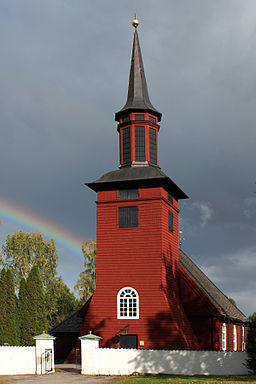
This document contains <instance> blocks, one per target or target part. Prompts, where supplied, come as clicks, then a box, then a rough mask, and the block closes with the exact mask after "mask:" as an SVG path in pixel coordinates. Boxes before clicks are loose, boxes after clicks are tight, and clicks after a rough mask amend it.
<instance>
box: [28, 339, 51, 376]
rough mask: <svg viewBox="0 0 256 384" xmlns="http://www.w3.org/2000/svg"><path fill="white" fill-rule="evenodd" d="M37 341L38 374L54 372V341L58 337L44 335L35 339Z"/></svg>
mask: <svg viewBox="0 0 256 384" xmlns="http://www.w3.org/2000/svg"><path fill="white" fill-rule="evenodd" d="M33 339H34V340H35V341H36V374H37V375H43V374H44V373H50V372H54V371H55V369H54V343H53V342H54V340H55V339H56V337H54V336H51V335H49V334H48V333H42V334H41V335H37V336H35V337H33Z"/></svg>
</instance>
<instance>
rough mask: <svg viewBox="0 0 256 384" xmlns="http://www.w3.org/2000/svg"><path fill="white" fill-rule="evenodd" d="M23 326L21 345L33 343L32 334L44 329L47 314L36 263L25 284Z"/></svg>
mask: <svg viewBox="0 0 256 384" xmlns="http://www.w3.org/2000/svg"><path fill="white" fill-rule="evenodd" d="M24 298H25V304H26V305H25V309H26V319H25V327H24V328H23V329H22V342H23V345H34V340H33V336H36V335H38V334H40V333H43V331H45V330H46V327H47V314H46V310H45V298H44V291H43V284H42V281H41V278H40V272H39V268H38V267H37V265H34V266H33V267H32V269H31V271H30V273H29V275H28V278H27V282H26V284H25V295H24Z"/></svg>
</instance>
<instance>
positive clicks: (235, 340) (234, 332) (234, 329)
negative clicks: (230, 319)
mask: <svg viewBox="0 0 256 384" xmlns="http://www.w3.org/2000/svg"><path fill="white" fill-rule="evenodd" d="M233 351H237V332H236V325H235V324H234V325H233Z"/></svg>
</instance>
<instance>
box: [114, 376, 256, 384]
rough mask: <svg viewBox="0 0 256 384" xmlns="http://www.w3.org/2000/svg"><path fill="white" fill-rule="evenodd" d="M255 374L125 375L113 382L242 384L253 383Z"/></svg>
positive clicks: (118, 383) (121, 383)
mask: <svg viewBox="0 0 256 384" xmlns="http://www.w3.org/2000/svg"><path fill="white" fill-rule="evenodd" d="M255 382H256V376H246V375H243V376H242V375H241V376H240V375H237V376H233V375H232V376H229V375H227V376H217V375H216V376H198V375H196V376H183V375H182V376H176V375H175V376H174V375H171V376H168V375H165V376H161V375H157V376H151V375H148V376H139V377H131V376H130V377H125V378H121V379H119V380H117V381H115V384H169V383H170V384H172V383H175V384H196V383H205V384H222V383H223V384H244V383H255Z"/></svg>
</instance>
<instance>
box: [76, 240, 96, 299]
mask: <svg viewBox="0 0 256 384" xmlns="http://www.w3.org/2000/svg"><path fill="white" fill-rule="evenodd" d="M82 252H83V255H84V271H83V272H81V273H80V275H79V277H80V278H79V280H78V281H77V283H76V285H75V286H74V288H75V291H77V292H78V294H79V297H80V303H81V304H83V303H85V302H86V301H87V300H88V299H89V298H90V297H91V296H92V294H93V292H94V287H95V278H96V243H95V242H94V241H92V240H88V241H83V242H82Z"/></svg>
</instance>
